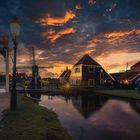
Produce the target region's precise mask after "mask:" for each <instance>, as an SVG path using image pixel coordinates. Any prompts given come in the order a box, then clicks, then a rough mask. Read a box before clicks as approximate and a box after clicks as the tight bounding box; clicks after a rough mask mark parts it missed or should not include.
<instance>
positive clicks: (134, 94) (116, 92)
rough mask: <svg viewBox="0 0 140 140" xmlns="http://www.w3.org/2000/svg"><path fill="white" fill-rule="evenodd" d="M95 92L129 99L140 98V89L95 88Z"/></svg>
mask: <svg viewBox="0 0 140 140" xmlns="http://www.w3.org/2000/svg"><path fill="white" fill-rule="evenodd" d="M94 92H95V93H98V94H102V95H109V96H116V97H122V98H129V99H137V100H140V90H126V89H105V90H102V89H101V90H100V89H98V90H94Z"/></svg>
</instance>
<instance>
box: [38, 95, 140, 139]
mask: <svg viewBox="0 0 140 140" xmlns="http://www.w3.org/2000/svg"><path fill="white" fill-rule="evenodd" d="M40 105H41V106H44V107H46V108H49V109H51V110H53V111H54V112H56V113H57V115H58V118H59V120H60V122H61V124H62V126H63V127H64V128H66V129H67V130H68V132H69V133H70V134H71V135H72V137H73V138H74V140H140V102H138V101H124V100H120V99H109V98H108V97H104V96H78V97H64V96H46V95H42V97H41V101H40Z"/></svg>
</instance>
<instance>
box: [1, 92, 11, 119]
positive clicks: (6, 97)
mask: <svg viewBox="0 0 140 140" xmlns="http://www.w3.org/2000/svg"><path fill="white" fill-rule="evenodd" d="M9 105H10V94H7V93H0V120H1V119H2V111H4V110H5V109H7V108H9Z"/></svg>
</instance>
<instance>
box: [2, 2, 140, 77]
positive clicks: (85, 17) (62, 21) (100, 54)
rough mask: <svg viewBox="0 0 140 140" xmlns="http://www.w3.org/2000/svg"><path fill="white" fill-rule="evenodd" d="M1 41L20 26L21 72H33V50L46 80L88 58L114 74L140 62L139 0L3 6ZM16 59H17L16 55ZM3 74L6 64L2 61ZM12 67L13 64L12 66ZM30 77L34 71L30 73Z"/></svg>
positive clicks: (10, 44)
mask: <svg viewBox="0 0 140 140" xmlns="http://www.w3.org/2000/svg"><path fill="white" fill-rule="evenodd" d="M0 3H1V4H0V35H8V36H9V47H12V42H11V40H12V39H11V37H10V33H9V27H8V23H9V21H10V19H11V17H13V16H15V15H16V16H17V17H18V18H19V20H20V21H21V34H20V36H19V42H20V43H19V46H18V59H17V60H18V61H17V63H18V64H17V65H18V67H23V66H30V67H31V66H32V53H31V50H32V47H34V48H35V50H36V61H37V64H38V65H39V66H40V67H42V68H43V67H44V68H43V69H40V74H41V75H42V76H43V77H50V76H52V77H58V75H59V74H60V73H61V72H62V71H63V70H64V69H65V67H66V66H69V68H72V67H73V65H74V64H75V63H76V62H77V61H78V60H79V59H80V58H81V57H82V56H83V55H84V54H85V53H86V54H89V55H90V56H91V57H92V58H93V59H95V60H96V61H98V62H99V63H100V64H101V65H103V67H104V68H105V69H106V70H108V71H109V72H115V71H120V70H123V69H125V65H126V63H129V66H131V65H133V64H134V63H136V62H137V61H139V60H140V57H139V54H140V46H139V45H140V14H139V13H140V8H139V7H140V2H139V0H113V1H112V0H106V1H105V0H59V2H58V0H44V1H39V0H24V1H23V0H0ZM11 55H12V53H11ZM0 59H1V60H0V62H1V66H2V67H0V71H1V72H2V71H4V62H3V59H2V58H0ZM10 64H11V65H10V66H11V67H12V61H11V60H10ZM27 71H28V72H29V73H31V69H29V70H27Z"/></svg>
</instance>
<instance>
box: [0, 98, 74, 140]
mask: <svg viewBox="0 0 140 140" xmlns="http://www.w3.org/2000/svg"><path fill="white" fill-rule="evenodd" d="M5 115H6V116H5V117H4V119H3V120H2V121H1V122H0V140H71V139H72V138H71V136H69V134H68V133H67V131H66V130H65V129H64V128H63V127H62V126H61V124H60V123H59V121H58V119H57V115H56V114H55V113H54V112H52V111H50V110H47V109H46V108H44V107H41V106H39V105H37V104H36V103H34V102H33V101H31V100H30V99H28V98H27V97H18V109H17V110H16V111H10V110H7V111H5Z"/></svg>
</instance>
